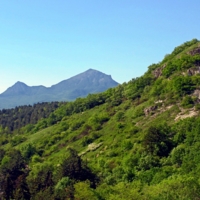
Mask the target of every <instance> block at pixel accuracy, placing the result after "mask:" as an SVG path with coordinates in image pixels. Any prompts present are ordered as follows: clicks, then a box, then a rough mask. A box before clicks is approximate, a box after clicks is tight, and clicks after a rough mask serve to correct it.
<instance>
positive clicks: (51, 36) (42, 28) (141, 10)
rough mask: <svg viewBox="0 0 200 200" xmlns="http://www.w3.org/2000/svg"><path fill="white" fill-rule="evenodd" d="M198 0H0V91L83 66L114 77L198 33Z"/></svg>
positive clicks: (139, 69)
mask: <svg viewBox="0 0 200 200" xmlns="http://www.w3.org/2000/svg"><path fill="white" fill-rule="evenodd" d="M199 8H200V1H199V0H190V1H189V0H175V1H174V0H168V1H158V0H140V1H139V0H1V1H0V93H2V92H3V91H5V90H6V89H7V88H8V87H10V86H12V85H13V84H14V83H15V82H17V81H21V82H24V83H26V84H27V85H29V86H33V85H44V86H51V85H53V84H56V83H58V82H60V81H62V80H65V79H68V78H70V77H71V76H74V75H76V74H79V73H81V72H84V71H86V70H87V69H89V68H92V69H96V70H99V71H101V72H104V73H106V74H109V75H112V78H113V79H114V80H116V81H117V82H119V83H123V82H127V81H129V80H131V79H132V78H134V77H138V76H141V75H142V74H143V73H144V72H145V71H146V70H147V68H148V66H149V65H151V64H152V63H157V62H159V61H161V60H162V59H163V57H164V56H165V55H166V54H168V53H171V52H172V50H173V49H174V47H176V46H178V45H180V44H182V43H184V42H186V41H189V40H191V39H193V38H197V39H200V37H199V34H200V12H199Z"/></svg>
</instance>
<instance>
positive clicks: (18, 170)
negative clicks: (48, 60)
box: [0, 40, 200, 200]
mask: <svg viewBox="0 0 200 200" xmlns="http://www.w3.org/2000/svg"><path fill="white" fill-rule="evenodd" d="M199 46H200V42H198V41H197V40H192V41H190V42H186V43H184V44H183V45H181V46H180V47H177V48H175V50H174V51H173V52H172V54H170V55H167V56H166V57H165V58H164V60H163V61H162V62H160V63H158V64H153V65H151V66H149V69H148V71H147V72H146V73H145V74H144V75H143V76H142V77H139V78H135V79H133V80H131V81H129V82H128V83H124V84H122V85H119V86H117V87H115V88H112V89H109V90H107V91H105V92H103V93H99V94H94V95H88V96H87V98H78V99H76V100H75V101H74V102H70V103H63V104H62V105H60V106H59V107H58V108H57V109H56V110H55V111H54V112H52V113H51V114H49V115H48V117H44V118H41V119H40V120H39V121H38V122H37V123H35V124H29V125H26V126H23V127H22V128H21V129H20V130H19V131H18V132H15V130H13V132H12V134H6V131H5V129H6V127H5V128H4V129H2V130H1V135H0V141H1V144H2V147H1V149H0V161H1V165H0V195H1V197H0V198H2V199H57V200H59V199H75V200H79V199H83V200H87V199H91V200H93V199H94V200H95V199H99V200H107V199H108V200H117V199H120V200H121V199H124V200H129V199H130V200H132V199H138V200H141V199H144V200H145V199H170V200H171V199H172V200H173V199H174V200H175V199H181V200H193V199H199V198H200V180H199V178H198V176H197V174H198V173H199V172H200V171H199V170H200V168H199V162H200V115H199V110H200V106H199V102H200V71H199V67H200V64H199V61H198V59H199V55H200V48H199ZM184 63H185V64H184ZM19 133H20V134H19ZM5 141H6V142H5Z"/></svg>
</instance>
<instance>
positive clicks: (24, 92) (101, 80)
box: [0, 69, 118, 109]
mask: <svg viewBox="0 0 200 200" xmlns="http://www.w3.org/2000/svg"><path fill="white" fill-rule="evenodd" d="M117 85H118V83H117V82H116V81H114V80H113V79H112V77H111V76H110V75H106V74H104V73H102V72H99V71H97V70H94V69H89V70H87V71H85V72H83V73H81V74H78V75H76V76H73V77H71V78H69V79H66V80H63V81H61V82H59V83H58V84H55V85H52V86H51V87H45V86H28V85H26V84H25V83H22V82H20V81H18V82H17V83H15V84H14V85H13V86H11V87H9V88H8V89H7V90H6V91H5V92H3V93H2V94H0V109H3V108H12V107H16V106H19V105H31V104H34V103H38V102H51V101H72V100H75V99H76V98H78V97H85V96H87V95H88V94H92V93H98V92H103V91H105V90H107V89H108V88H111V87H115V86H117Z"/></svg>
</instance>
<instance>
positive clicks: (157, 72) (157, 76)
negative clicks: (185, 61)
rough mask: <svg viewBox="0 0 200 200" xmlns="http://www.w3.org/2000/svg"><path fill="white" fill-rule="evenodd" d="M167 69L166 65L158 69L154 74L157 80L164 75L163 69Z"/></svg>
mask: <svg viewBox="0 0 200 200" xmlns="http://www.w3.org/2000/svg"><path fill="white" fill-rule="evenodd" d="M165 67H166V64H164V65H163V66H162V67H159V68H157V69H155V70H154V71H153V72H152V73H153V75H154V77H155V78H159V77H160V76H161V75H162V71H163V69H164V68H165Z"/></svg>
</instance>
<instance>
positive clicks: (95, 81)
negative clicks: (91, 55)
mask: <svg viewBox="0 0 200 200" xmlns="http://www.w3.org/2000/svg"><path fill="white" fill-rule="evenodd" d="M116 85H118V83H117V82H116V81H114V80H113V79H112V78H111V76H110V75H106V74H104V73H102V72H99V71H97V70H94V69H89V70H87V71H85V72H83V73H80V74H78V75H76V76H73V77H71V78H69V79H67V80H64V81H61V82H60V83H58V84H56V85H53V86H51V89H52V90H53V91H54V92H56V93H60V92H69V91H71V93H72V94H71V95H72V96H71V99H74V97H75V96H86V95H87V94H88V93H96V92H102V91H104V90H106V89H108V88H111V87H115V86H116ZM73 96H74V97H73Z"/></svg>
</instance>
